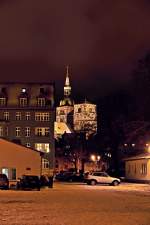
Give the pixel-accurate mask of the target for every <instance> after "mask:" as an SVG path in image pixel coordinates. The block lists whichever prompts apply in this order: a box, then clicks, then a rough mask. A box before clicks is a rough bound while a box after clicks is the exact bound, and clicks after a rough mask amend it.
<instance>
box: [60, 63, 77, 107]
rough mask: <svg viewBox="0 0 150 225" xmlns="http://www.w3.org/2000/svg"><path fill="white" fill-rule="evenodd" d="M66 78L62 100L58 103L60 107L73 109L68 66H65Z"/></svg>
mask: <svg viewBox="0 0 150 225" xmlns="http://www.w3.org/2000/svg"><path fill="white" fill-rule="evenodd" d="M65 75H66V78H65V85H64V98H63V99H62V100H61V101H60V106H71V107H73V105H74V101H73V100H72V98H71V86H70V80H69V66H66V73H65Z"/></svg>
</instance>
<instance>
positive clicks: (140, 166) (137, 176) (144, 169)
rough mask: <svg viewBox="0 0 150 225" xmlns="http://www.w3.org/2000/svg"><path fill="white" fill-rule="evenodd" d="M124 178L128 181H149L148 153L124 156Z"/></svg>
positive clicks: (149, 159)
mask: <svg viewBox="0 0 150 225" xmlns="http://www.w3.org/2000/svg"><path fill="white" fill-rule="evenodd" d="M125 178H126V179H127V180H129V181H136V182H144V183H145V182H146V183H147V182H150V153H145V154H140V155H138V156H134V157H130V158H126V159H125Z"/></svg>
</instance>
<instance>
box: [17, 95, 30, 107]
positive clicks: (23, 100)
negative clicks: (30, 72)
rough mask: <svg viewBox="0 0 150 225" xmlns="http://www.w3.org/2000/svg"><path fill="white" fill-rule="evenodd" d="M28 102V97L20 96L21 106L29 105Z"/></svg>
mask: <svg viewBox="0 0 150 225" xmlns="http://www.w3.org/2000/svg"><path fill="white" fill-rule="evenodd" d="M27 104H28V99H27V98H26V97H24V98H22V97H21V98H19V105H20V106H21V107H25V106H27Z"/></svg>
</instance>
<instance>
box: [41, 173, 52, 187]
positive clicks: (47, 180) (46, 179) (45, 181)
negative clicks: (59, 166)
mask: <svg viewBox="0 0 150 225" xmlns="http://www.w3.org/2000/svg"><path fill="white" fill-rule="evenodd" d="M40 183H41V187H46V186H47V187H50V188H52V187H53V176H52V175H51V176H47V175H42V176H41V177H40Z"/></svg>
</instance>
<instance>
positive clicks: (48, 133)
mask: <svg viewBox="0 0 150 225" xmlns="http://www.w3.org/2000/svg"><path fill="white" fill-rule="evenodd" d="M49 135H50V129H49V127H45V136H47V137H48V136H49Z"/></svg>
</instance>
